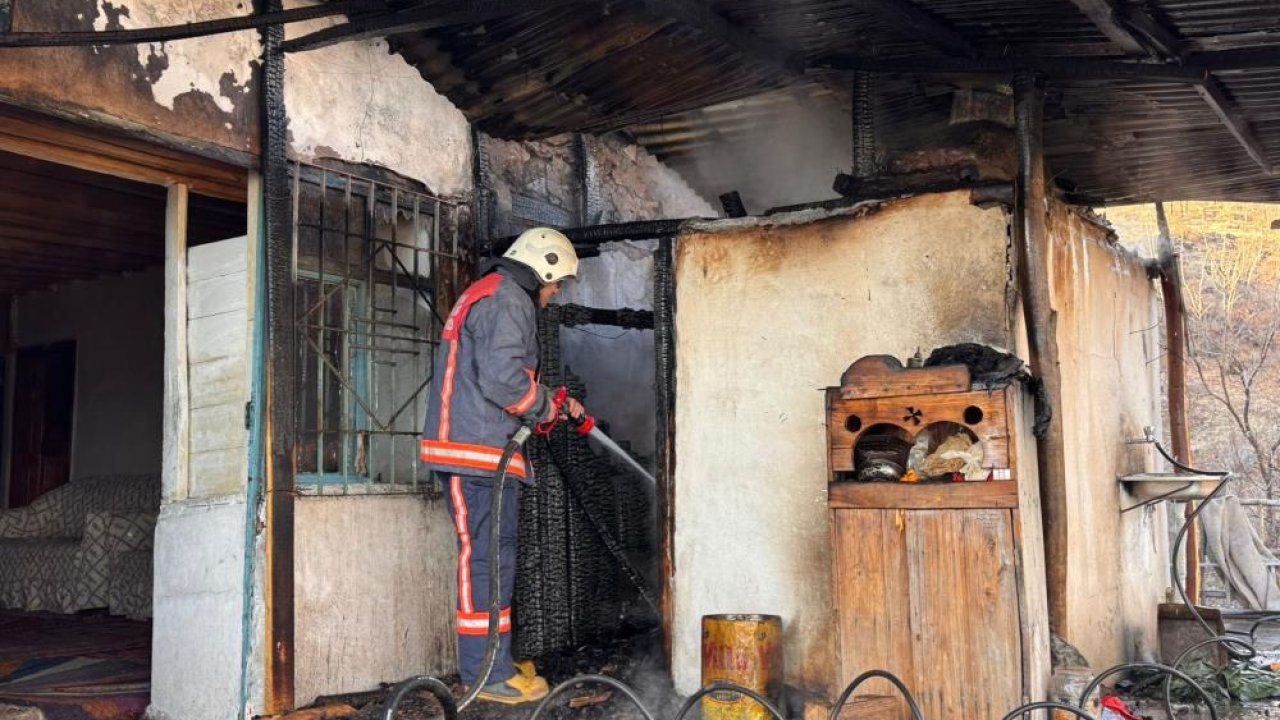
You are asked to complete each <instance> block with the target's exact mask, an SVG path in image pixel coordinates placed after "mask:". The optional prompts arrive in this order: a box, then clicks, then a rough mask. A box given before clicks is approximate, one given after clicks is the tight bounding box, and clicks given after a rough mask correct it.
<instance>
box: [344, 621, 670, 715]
mask: <svg viewBox="0 0 1280 720" xmlns="http://www.w3.org/2000/svg"><path fill="white" fill-rule="evenodd" d="M535 663H536V665H537V667H538V672H539V673H540V674H541V675H542V676H543V677H545V678H547V682H549V683H550V684H551V687H552V688H553V689H554V688H555V687H556V686H557V685H559V684H561V683H563V682H565V681H566V680H569V679H571V678H574V677H577V676H579V675H607V676H609V677H611V678H615V679H617V680H620V681H622V682H624V683H626V684H627V685H628V686H629V687H631V688H632V689H633V690H634V691H635V693H636V695H637V696H639V698H640V700H641V702H643V703H644V705H645V707H646V708H648V710H649V712H651V713H652V714H653V715H654V716H655V717H670V716H672V715H674V714H675V711H676V710H677V709H678V708H679V706H680V700H679V698H678V697H677V696H676V694H675V691H674V689H673V688H672V686H671V681H670V679H669V678H668V677H667V672H666V670H665V668H664V666H663V659H662V635H661V633H660V632H659V631H657V630H652V631H647V632H644V633H640V634H636V635H632V636H629V637H625V638H619V639H616V640H612V641H606V642H602V643H599V644H593V645H590V646H587V647H582V648H577V649H574V650H569V651H563V652H559V653H555V654H552V655H548V656H546V657H542V658H538V659H537V660H535ZM441 680H443V681H444V682H445V683H446V684H448V685H449V686H450V687H451V688H453V691H454V697H459V698H460V697H462V694H463V687H462V685H461V684H460V683H459V682H458V678H457V676H456V675H455V676H453V677H446V678H441ZM393 685H394V684H388V685H386V686H384V690H385V691H386V692H384V693H381V694H380V696H379V697H368V696H367V694H366V701H365V703H364V704H363V705H362V706H358V708H359V710H360V712H359V714H358V715H356V718H357V720H380V718H381V717H382V713H383V710H384V705H383V703H384V702H385V701H386V698H387V696H388V695H389V694H390V691H391V688H392V686H393ZM351 698H354V696H349V698H348V699H351ZM576 705H581V706H580V707H572V706H576ZM535 707H537V703H529V704H527V705H515V706H510V705H500V704H496V703H488V702H484V701H480V700H477V701H476V702H474V703H472V704H471V706H470V707H468V708H466V709H465V710H463V711H462V713H461V715H460V717H461V718H462V720H480V719H481V718H484V719H485V720H491V719H492V720H527V718H528V717H529V716H530V715H532V714H533V710H534V708H535ZM443 715H444V713H443V711H442V710H441V708H440V704H439V703H438V702H437V701H436V699H435V698H434V697H433V696H432V695H431V694H430V693H429V692H426V691H425V690H424V691H421V692H418V693H414V694H412V695H410V696H408V697H406V698H405V700H404V702H402V703H400V706H399V708H398V709H397V711H396V720H428V719H435V718H441V717H443ZM542 717H544V718H548V720H604V719H605V718H608V719H609V720H642V719H643V717H644V715H643V714H642V713H641V712H640V711H639V710H638V709H637V708H636V706H635V705H633V704H632V703H631V702H630V701H629V700H628V699H627V698H626V697H624V696H623V694H622V692H621V691H619V690H616V689H614V688H611V687H607V686H605V685H602V684H599V683H591V684H587V685H583V686H579V687H575V688H572V689H570V690H568V691H566V692H565V693H564V694H562V695H560V696H558V697H557V698H555V699H554V700H553V701H552V704H551V705H550V706H549V707H548V708H547V711H546V712H544V713H543V715H542Z"/></svg>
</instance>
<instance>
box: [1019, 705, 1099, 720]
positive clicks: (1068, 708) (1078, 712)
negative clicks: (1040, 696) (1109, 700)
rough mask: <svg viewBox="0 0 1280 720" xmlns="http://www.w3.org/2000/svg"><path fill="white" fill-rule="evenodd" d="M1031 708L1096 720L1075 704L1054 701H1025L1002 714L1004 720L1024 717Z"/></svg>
mask: <svg viewBox="0 0 1280 720" xmlns="http://www.w3.org/2000/svg"><path fill="white" fill-rule="evenodd" d="M1032 710H1061V711H1063V712H1068V713H1071V714H1073V715H1075V716H1076V717H1078V718H1083V720H1097V718H1095V717H1094V716H1092V715H1090V714H1089V713H1088V712H1086V711H1084V710H1082V709H1080V708H1078V707H1076V706H1075V705H1069V704H1067V703H1061V702H1054V701H1040V702H1033V703H1027V704H1026V705H1022V706H1020V707H1016V708H1014V709H1013V710H1010V711H1009V713H1008V714H1007V715H1005V716H1004V720H1014V718H1019V717H1022V718H1025V717H1026V716H1027V715H1029V714H1030V713H1031V711H1032ZM1056 714H1057V713H1054V715H1056Z"/></svg>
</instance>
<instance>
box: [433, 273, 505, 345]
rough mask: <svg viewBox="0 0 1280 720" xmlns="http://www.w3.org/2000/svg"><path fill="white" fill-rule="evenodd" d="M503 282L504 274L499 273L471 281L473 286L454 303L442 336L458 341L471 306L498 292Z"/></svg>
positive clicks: (445, 338) (445, 322)
mask: <svg viewBox="0 0 1280 720" xmlns="http://www.w3.org/2000/svg"><path fill="white" fill-rule="evenodd" d="M501 284H502V276H501V275H499V274H498V273H489V274H488V275H485V276H484V277H482V278H480V279H479V280H477V281H475V282H473V283H471V286H470V287H468V288H467V289H466V290H464V291H463V292H462V294H461V295H459V296H458V302H457V303H455V304H454V306H453V310H452V311H451V312H450V313H449V318H448V319H447V320H445V321H444V330H443V331H442V332H441V333H440V338H441V339H443V340H451V341H456V340H457V339H458V333H460V332H462V325H463V323H465V322H466V321H467V313H468V312H471V306H472V305H475V304H476V303H477V302H478V301H480V300H483V299H484V298H487V297H489V296H490V295H493V294H494V293H496V292H498V286H499V285H501Z"/></svg>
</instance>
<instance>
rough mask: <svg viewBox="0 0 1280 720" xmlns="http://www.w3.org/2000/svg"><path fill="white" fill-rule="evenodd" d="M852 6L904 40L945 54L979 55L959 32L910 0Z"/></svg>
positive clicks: (861, 0) (861, 1)
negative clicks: (892, 30)
mask: <svg viewBox="0 0 1280 720" xmlns="http://www.w3.org/2000/svg"><path fill="white" fill-rule="evenodd" d="M853 6H854V7H856V8H857V9H858V10H860V11H862V12H864V13H866V14H868V15H873V16H875V18H876V19H878V20H880V22H882V23H884V24H885V25H888V26H890V27H892V28H894V29H895V30H897V31H898V32H899V33H901V34H902V35H903V36H904V37H908V38H913V39H917V40H921V41H923V42H925V43H927V44H929V45H931V46H933V47H935V48H937V49H938V50H941V51H942V52H944V53H946V54H947V55H958V56H962V57H977V56H978V49H977V48H976V47H974V45H973V44H972V43H970V42H969V41H968V40H966V39H965V38H964V37H963V36H962V35H961V34H960V33H959V32H957V31H956V30H955V29H954V28H952V27H951V26H950V25H948V24H946V23H945V22H943V21H942V20H940V19H938V18H937V17H935V16H934V15H931V14H930V13H928V12H925V11H924V10H921V9H920V8H919V7H918V6H917V5H916V4H915V3H912V2H910V1H909V0H857V1H856V2H854V3H853Z"/></svg>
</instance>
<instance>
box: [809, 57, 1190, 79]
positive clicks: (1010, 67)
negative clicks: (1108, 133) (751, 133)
mask: <svg viewBox="0 0 1280 720" xmlns="http://www.w3.org/2000/svg"><path fill="white" fill-rule="evenodd" d="M813 67H814V68H825V69H831V70H842V71H848V72H859V71H866V72H874V73H889V74H902V75H920V76H925V77H954V76H969V75H972V76H978V75H1012V74H1013V73H1016V72H1018V71H1019V70H1033V71H1035V72H1036V73H1039V74H1040V75H1042V76H1044V77H1046V78H1049V79H1056V80H1149V81H1153V82H1169V83H1186V84H1192V83H1198V82H1201V81H1202V80H1203V79H1204V76H1205V72H1204V70H1203V69H1202V68H1197V67H1188V66H1185V65H1180V64H1175V63H1158V64H1157V63H1137V62H1127V61H1122V60H1089V59H1084V58H1071V59H1063V58H1044V57H1008V58H998V59H973V60H970V59H965V58H947V60H946V61H945V62H937V61H927V60H910V59H904V60H899V59H894V60H878V59H875V58H867V57H849V56H830V57H825V58H821V59H819V60H816V61H814V63H813Z"/></svg>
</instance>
